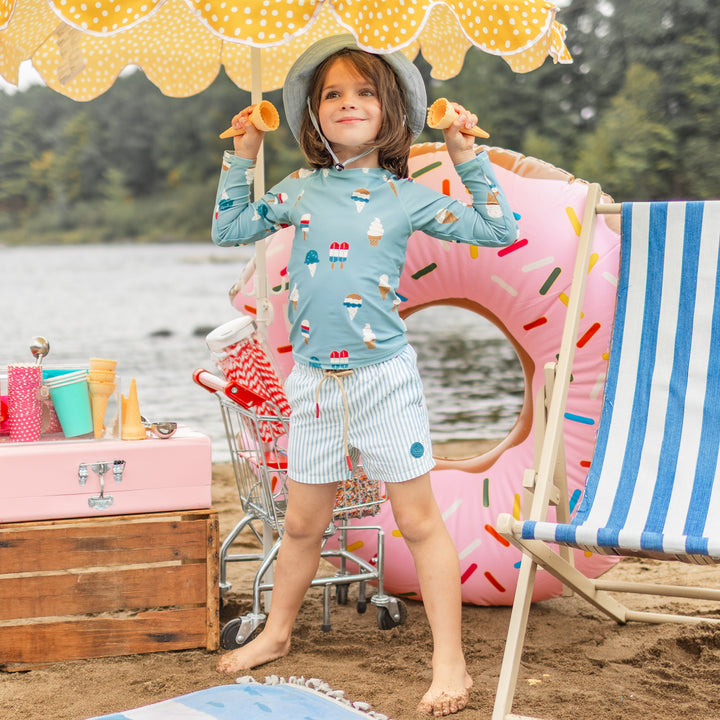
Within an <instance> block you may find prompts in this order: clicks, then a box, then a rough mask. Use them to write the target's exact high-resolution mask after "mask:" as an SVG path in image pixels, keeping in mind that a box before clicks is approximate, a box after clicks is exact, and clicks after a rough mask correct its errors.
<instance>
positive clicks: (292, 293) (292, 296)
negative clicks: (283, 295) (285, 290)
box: [288, 283, 300, 310]
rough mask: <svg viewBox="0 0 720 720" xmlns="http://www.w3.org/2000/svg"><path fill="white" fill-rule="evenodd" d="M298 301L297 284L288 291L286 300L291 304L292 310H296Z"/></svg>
mask: <svg viewBox="0 0 720 720" xmlns="http://www.w3.org/2000/svg"><path fill="white" fill-rule="evenodd" d="M299 299H300V293H298V289H297V283H295V285H293V289H292V290H291V291H290V295H289V297H288V300H290V302H291V303H292V306H293V310H297V304H298V300H299Z"/></svg>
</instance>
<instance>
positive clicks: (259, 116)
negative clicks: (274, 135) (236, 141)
mask: <svg viewBox="0 0 720 720" xmlns="http://www.w3.org/2000/svg"><path fill="white" fill-rule="evenodd" d="M250 122H251V123H252V124H253V125H254V126H255V127H256V128H257V129H258V130H262V131H263V132H268V131H270V130H277V129H278V127H279V126H280V114H279V113H278V111H277V110H276V109H275V106H274V105H273V104H272V103H271V102H270V101H269V100H261V101H260V102H259V103H258V104H257V105H256V106H255V108H254V109H253V111H252V113H250ZM244 134H245V130H242V129H239V128H238V129H236V128H234V127H229V128H228V129H227V130H225V132H223V133H221V135H220V137H221V138H223V139H225V138H229V137H235V135H244Z"/></svg>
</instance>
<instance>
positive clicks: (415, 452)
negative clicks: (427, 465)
mask: <svg viewBox="0 0 720 720" xmlns="http://www.w3.org/2000/svg"><path fill="white" fill-rule="evenodd" d="M410 454H411V455H412V456H413V457H416V458H421V457H422V456H423V455H424V454H425V448H424V447H423V444H422V443H419V442H416V443H413V444H412V445H411V446H410Z"/></svg>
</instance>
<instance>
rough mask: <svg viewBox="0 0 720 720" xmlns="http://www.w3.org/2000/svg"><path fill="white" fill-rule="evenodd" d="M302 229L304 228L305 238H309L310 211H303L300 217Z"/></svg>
mask: <svg viewBox="0 0 720 720" xmlns="http://www.w3.org/2000/svg"><path fill="white" fill-rule="evenodd" d="M300 229H301V230H302V234H303V240H307V236H308V230H309V229H310V213H303V214H302V217H301V218H300Z"/></svg>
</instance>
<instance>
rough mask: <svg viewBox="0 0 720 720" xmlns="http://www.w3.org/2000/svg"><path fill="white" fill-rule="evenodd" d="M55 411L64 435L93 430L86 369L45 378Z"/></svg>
mask: <svg viewBox="0 0 720 720" xmlns="http://www.w3.org/2000/svg"><path fill="white" fill-rule="evenodd" d="M45 385H46V386H47V387H48V388H49V390H50V397H51V398H52V401H53V405H54V407H55V413H56V414H57V416H58V420H60V426H61V427H62V431H63V433H64V434H65V437H68V438H70V437H77V436H78V435H87V433H91V432H92V431H93V422H92V410H91V408H90V391H89V389H88V382H87V371H85V370H80V371H77V372H70V373H66V374H64V375H58V376H57V377H54V378H47V379H46V380H45Z"/></svg>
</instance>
